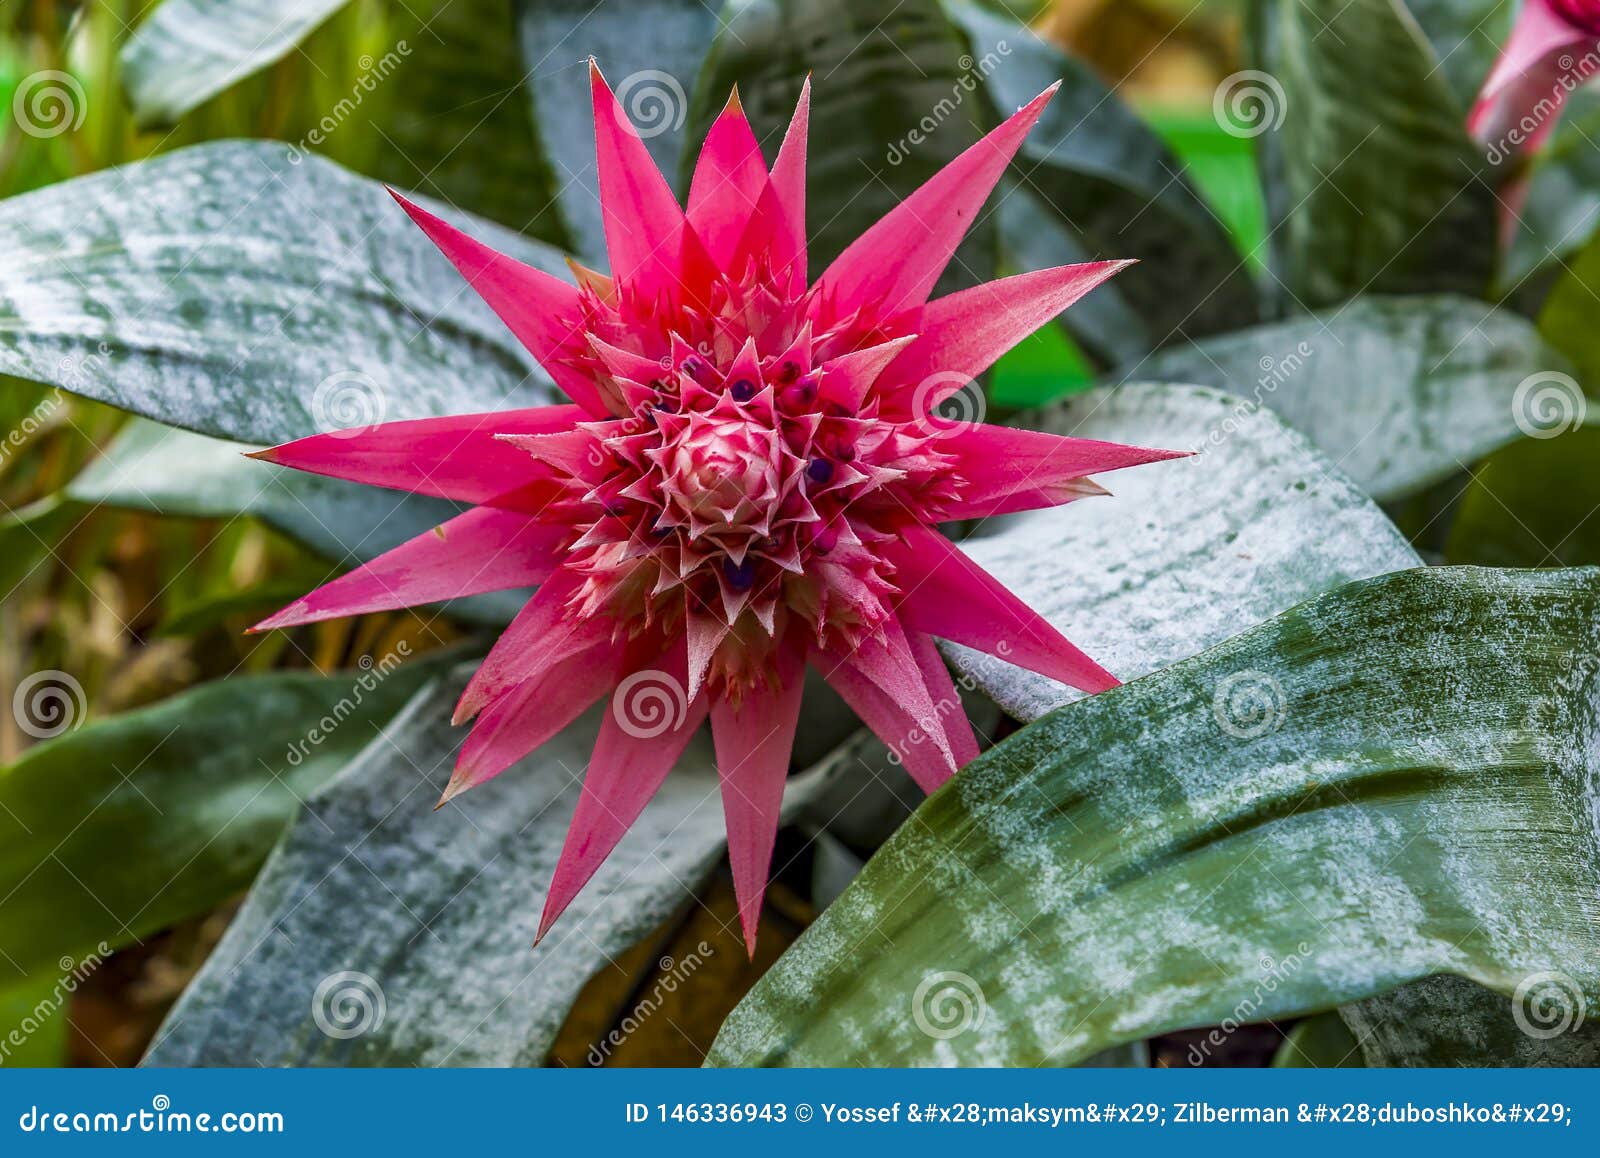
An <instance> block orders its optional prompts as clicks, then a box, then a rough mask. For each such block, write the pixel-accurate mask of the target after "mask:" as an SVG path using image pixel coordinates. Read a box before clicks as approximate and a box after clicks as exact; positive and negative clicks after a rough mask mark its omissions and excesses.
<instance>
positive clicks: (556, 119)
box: [516, 0, 726, 266]
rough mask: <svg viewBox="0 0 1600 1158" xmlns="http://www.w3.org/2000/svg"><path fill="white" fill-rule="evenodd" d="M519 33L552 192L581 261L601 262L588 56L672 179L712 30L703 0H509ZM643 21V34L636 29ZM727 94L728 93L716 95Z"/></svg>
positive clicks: (713, 19)
mask: <svg viewBox="0 0 1600 1158" xmlns="http://www.w3.org/2000/svg"><path fill="white" fill-rule="evenodd" d="M516 13H517V40H518V43H519V45H520V48H521V54H522V66H523V70H524V74H525V83H526V84H527V87H528V95H527V99H528V101H529V102H530V104H531V107H532V109H533V111H534V114H535V115H534V123H535V129H536V131H537V133H538V135H539V139H540V140H541V141H542V143H543V145H544V151H545V152H546V154H547V155H548V157H549V160H550V163H551V165H552V166H553V167H554V169H555V177H556V181H555V185H556V199H557V201H559V202H560V205H561V213H562V217H563V219H564V220H565V221H566V224H567V229H568V231H569V233H570V234H571V235H572V237H573V240H574V242H575V244H576V246H577V250H578V252H579V253H581V254H582V255H583V257H584V260H585V261H587V262H589V263H590V264H594V265H597V266H604V265H605V254H606V238H605V228H604V226H603V225H602V224H601V220H600V186H599V180H598V178H597V176H596V173H595V167H594V122H593V119H592V118H591V115H590V111H589V100H588V91H589V88H588V85H589V80H588V72H587V61H588V58H589V57H590V56H593V57H595V58H596V59H597V60H598V61H599V63H600V67H601V69H602V70H604V72H605V74H606V78H607V79H608V80H609V81H610V82H611V85H612V87H613V88H614V89H615V90H616V91H617V94H618V96H619V97H620V98H621V99H622V101H623V103H624V106H625V107H626V108H627V109H628V113H629V115H630V116H632V117H634V118H635V120H636V122H637V123H638V124H639V126H640V129H641V133H640V135H641V136H642V137H643V138H644V142H645V147H646V148H647V149H649V150H650V155H651V156H652V157H653V158H655V162H656V164H657V165H659V166H660V167H661V171H662V172H663V173H665V174H666V175H667V177H668V179H669V180H670V179H671V178H673V177H674V176H675V175H676V174H677V173H678V170H679V167H680V166H681V164H682V160H683V155H684V152H685V143H686V141H687V140H688V134H687V133H686V132H685V131H684V126H685V125H686V123H687V120H688V113H689V100H690V97H691V95H692V94H693V92H694V85H695V77H696V76H697V75H699V72H700V66H701V64H702V63H703V62H704V60H705V58H706V51H707V49H708V48H709V47H710V45H711V41H712V38H713V36H714V35H715V34H716V31H717V27H718V23H719V17H718V16H717V11H716V5H714V4H709V3H705V2H703V0H517V3H516ZM642 29H648V34H646V35H641V30H642ZM724 96H726V94H724Z"/></svg>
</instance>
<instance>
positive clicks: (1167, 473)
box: [946, 385, 1421, 720]
mask: <svg viewBox="0 0 1600 1158" xmlns="http://www.w3.org/2000/svg"><path fill="white" fill-rule="evenodd" d="M1043 417H1048V428H1049V429H1050V430H1051V431H1052V432H1054V433H1058V434H1066V435H1073V436H1076V437H1080V438H1098V439H1105V440H1108V441H1117V442H1128V443H1136V444H1140V445H1146V446H1157V447H1167V448H1171V449H1178V450H1185V449H1193V448H1197V447H1199V448H1201V449H1200V452H1199V453H1198V454H1196V455H1195V456H1194V457H1192V458H1187V459H1181V460H1177V461H1172V462H1164V463H1156V464H1153V465H1150V466H1142V467H1136V468H1134V469H1132V470H1126V471H1119V472H1117V473H1115V474H1112V475H1107V476H1106V477H1105V478H1104V479H1103V480H1102V481H1103V482H1104V483H1105V484H1106V485H1108V486H1109V487H1110V489H1111V491H1112V497H1111V498H1096V499H1085V500H1082V501H1080V502H1076V503H1072V504H1071V505H1069V506H1065V507H1058V508H1056V509H1054V510H1049V511H1040V512H1036V513H1033V514H1028V515H1022V516H1018V517H1016V518H1015V519H1013V520H1011V521H1009V522H1008V523H1006V524H1005V525H999V524H996V525H995V527H994V528H993V532H992V533H984V532H983V531H980V535H979V537H975V538H972V539H968V540H967V541H965V542H963V543H962V549H963V550H965V551H966V552H967V553H968V554H969V555H971V556H972V557H973V559H975V560H976V561H977V562H978V563H979V564H980V565H982V566H983V567H985V568H986V569H988V570H989V571H990V572H991V573H993V574H994V575H995V576H996V577H997V578H998V579H999V580H1000V581H1001V582H1002V583H1004V584H1005V585H1006V586H1007V587H1009V588H1011V589H1012V590H1013V591H1015V592H1016V593H1017V595H1018V596H1020V597H1021V599H1022V601H1023V602H1024V603H1026V604H1028V606H1030V607H1032V608H1033V609H1034V610H1035V611H1037V612H1039V613H1040V614H1042V615H1043V616H1044V617H1045V618H1046V619H1048V620H1049V621H1050V622H1051V623H1052V624H1054V625H1055V626H1056V627H1057V628H1059V629H1060V630H1061V631H1062V632H1063V633H1064V634H1065V635H1066V636H1067V638H1069V639H1071V640H1072V641H1073V642H1074V643H1075V644H1077V645H1078V646H1079V647H1081V648H1083V650H1084V651H1086V652H1088V654H1089V655H1091V656H1093V657H1094V658H1095V659H1096V660H1098V661H1099V662H1100V663H1101V664H1102V665H1103V666H1105V667H1106V668H1108V669H1109V670H1110V671H1111V672H1112V674H1114V675H1116V676H1118V677H1119V678H1121V679H1123V680H1130V679H1136V678H1137V677H1139V676H1142V675H1146V674H1148V673H1150V672H1152V671H1158V670H1160V669H1161V668H1164V667H1166V666H1168V665H1169V664H1172V663H1175V662H1177V661H1178V660H1180V659H1187V658H1188V657H1189V656H1192V655H1195V654H1196V653H1198V652H1201V651H1203V650H1205V649H1206V648H1207V647H1209V646H1211V645H1212V644H1214V643H1220V642H1221V641H1222V640H1224V639H1227V638H1229V637H1231V636H1234V635H1237V634H1238V633H1239V632H1241V631H1243V630H1244V629H1245V628H1247V627H1249V626H1250V625H1252V624H1255V623H1259V622H1261V621H1262V620H1264V619H1267V618H1270V617H1271V616H1273V615H1276V614H1277V613H1278V612H1280V611H1284V610H1287V609H1288V608H1290V607H1293V606H1294V605H1295V604H1297V603H1300V602H1302V601H1303V600H1306V599H1309V598H1311V597H1312V596H1314V595H1320V594H1322V593H1323V592H1325V591H1330V590H1332V589H1333V588H1335V587H1337V586H1339V585H1340V584H1343V583H1347V582H1349V581H1351V580H1353V579H1364V578H1367V577H1369V576H1372V575H1380V574H1383V573H1385V572H1388V571H1397V570H1403V569H1405V568H1408V567H1415V566H1417V565H1418V564H1419V563H1420V561H1421V560H1420V559H1419V558H1418V556H1417V554H1416V552H1415V551H1413V550H1412V549H1411V546H1410V545H1409V544H1408V543H1407V542H1406V540H1405V537H1404V536H1403V535H1401V533H1400V532H1399V530H1398V529H1396V528H1395V526H1394V524H1392V523H1391V522H1390V521H1389V520H1388V518H1386V517H1385V516H1384V514H1383V512H1382V511H1380V510H1379V509H1378V508H1377V507H1376V506H1375V505H1373V503H1372V502H1371V500H1370V499H1368V498H1367V497H1366V496H1365V495H1363V494H1362V493H1361V492H1360V491H1359V490H1358V489H1357V488H1356V487H1355V486H1354V485H1352V484H1351V482H1350V481H1349V480H1348V479H1347V478H1345V476H1344V475H1343V474H1342V473H1341V472H1340V471H1339V470H1338V468H1336V467H1335V466H1333V465H1332V464H1331V463H1330V462H1329V461H1328V460H1327V459H1326V458H1324V457H1323V456H1322V455H1321V454H1319V453H1318V452H1317V451H1316V450H1315V449H1313V448H1312V447H1311V446H1310V445H1309V444H1308V443H1307V442H1306V440H1305V439H1304V438H1303V437H1302V436H1301V435H1299V434H1297V433H1296V432H1295V431H1293V430H1291V429H1289V428H1288V427H1287V426H1285V425H1284V424H1283V422H1281V421H1280V420H1279V419H1278V418H1277V417H1275V416H1274V415H1272V414H1271V413H1269V412H1266V411H1262V410H1253V411H1252V410H1251V409H1249V408H1246V407H1243V406H1242V404H1241V402H1240V400H1239V399H1237V398H1232V397H1229V396H1228V395H1226V394H1223V393H1221V392H1220V391H1216V390H1212V389H1207V388H1203V387H1194V386H1173V385H1130V386H1123V387H1119V388H1117V389H1115V390H1109V391H1095V392H1093V393H1090V394H1087V395H1082V396H1080V397H1078V398H1075V399H1072V400H1071V401H1069V402H1068V403H1067V404H1065V405H1063V406H1061V407H1058V408H1055V409H1053V410H1052V411H1050V412H1049V414H1048V416H1044V415H1035V416H1033V417H1032V418H1030V419H1027V420H1024V422H1023V423H1022V424H1023V425H1029V426H1038V425H1039V422H1038V421H1037V420H1038V419H1040V418H1043ZM946 654H948V655H949V656H950V657H951V659H952V662H953V663H954V664H955V665H956V666H957V667H958V668H959V669H960V670H961V671H962V672H964V673H965V674H967V675H970V676H971V677H972V678H973V679H974V680H976V681H977V683H978V686H979V687H980V688H981V689H982V690H983V691H984V692H985V693H987V694H988V695H989V696H990V697H991V698H993V699H994V700H995V701H996V702H997V703H999V704H1000V706H1001V707H1003V708H1005V709H1006V710H1007V711H1009V712H1011V713H1012V714H1013V715H1014V716H1016V717H1018V718H1019V719H1022V720H1033V719H1037V718H1038V717H1039V716H1042V715H1043V714H1045V713H1046V712H1048V711H1050V710H1051V709H1053V708H1057V707H1060V706H1061V705H1062V704H1065V703H1069V702H1071V701H1072V700H1075V699H1077V698H1079V696H1080V695H1081V693H1079V692H1076V691H1074V690H1073V689H1071V688H1068V687H1066V686H1065V685H1063V684H1058V683H1056V682H1055V681H1053V680H1050V679H1047V678H1046V677H1044V676H1040V675H1035V674H1033V673H1032V672H1026V671H1023V670H1021V669H1020V668H1016V667H1013V666H1011V665H1010V664H1008V663H1006V662H1005V661H1004V660H1002V659H996V658H994V657H991V656H986V655H982V654H980V653H978V652H974V651H971V650H969V649H966V648H961V647H956V646H947V647H946Z"/></svg>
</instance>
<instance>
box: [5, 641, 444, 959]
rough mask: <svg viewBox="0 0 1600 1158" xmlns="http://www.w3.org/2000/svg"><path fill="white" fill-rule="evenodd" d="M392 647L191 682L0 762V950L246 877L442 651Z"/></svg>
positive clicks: (224, 893) (110, 929)
mask: <svg viewBox="0 0 1600 1158" xmlns="http://www.w3.org/2000/svg"><path fill="white" fill-rule="evenodd" d="M402 658H403V657H401V656H384V657H379V658H378V660H377V663H376V664H375V666H374V667H373V668H372V669H371V670H368V671H360V672H349V673H341V674H338V675H332V676H319V675H310V674H301V673H279V674H274V675H267V676H237V677H234V678H231V679H228V680H223V681H218V682H215V683H210V684H205V685H202V686H201V687H199V688H196V689H195V690H193V691H191V692H186V693H184V694H183V695H180V696H176V697H174V698H172V699H170V700H165V701H163V702H161V703H159V704H156V705H155V706H154V707H150V708H145V709H143V710H140V711H137V712H130V713H128V714H126V715H122V716H113V717H111V718H110V719H106V720H101V721H97V722H93V723H90V724H87V725H84V726H83V727H81V728H79V729H78V730H76V731H72V732H69V733H67V734H65V735H62V736H60V737H59V738H57V739H54V740H51V741H49V742H46V743H42V744H39V745H37V746H35V747H33V748H31V749H29V750H28V751H27V752H25V753H24V754H23V756H22V758H21V759H20V760H18V761H17V762H16V763H15V764H13V765H11V766H10V767H9V768H6V769H4V770H0V898H3V900H0V960H7V959H8V960H10V961H12V962H15V964H16V966H17V967H18V968H20V969H22V970H24V971H26V972H34V971H41V970H44V969H47V968H48V969H53V968H55V966H56V961H57V959H58V958H59V957H61V956H63V955H66V956H81V955H82V954H83V953H84V952H86V951H87V950H89V949H92V948H95V947H96V946H98V945H99V944H100V943H101V942H102V941H105V942H108V943H110V944H111V945H113V946H116V945H125V944H128V943H129V942H133V941H137V940H139V939H140V938H142V937H146V936H148V935H149V934H151V933H153V932H155V931H156V930H159V929H163V928H166V927H167V926H168V925H171V924H172V923H173V922H174V921H178V920H181V919H183V918H185V917H190V916H194V915H196V914H199V913H204V912H206V911H207V910H208V909H211V908H212V907H214V906H216V905H217V904H219V903H221V902H222V901H223V900H225V899H227V898H228V897H229V896H230V895H231V894H233V893H235V892H237V891H238V890H240V889H242V888H244V887H245V885H247V884H249V883H250V880H251V878H252V877H253V876H254V875H255V871H256V869H257V867H258V866H259V865H260V864H261V861H262V860H263V858H265V856H266V855H267V852H268V851H269V850H270V849H271V848H272V845H273V843H274V842H275V841H276V840H277V839H278V836H279V834H280V833H281V832H282V831H283V829H284V826H285V825H286V824H288V822H289V820H290V818H291V817H293V816H294V814H295V811H296V809H297V807H298V806H299V804H300V802H301V801H302V800H303V799H304V797H305V795H306V794H307V793H308V792H310V791H311V790H313V789H315V788H317V787H318V786H320V785H321V784H323V783H324V782H325V781H326V780H327V779H328V778H329V777H330V776H332V775H333V774H334V773H335V772H337V771H338V770H339V769H340V768H341V767H343V765H344V764H345V763H346V762H347V761H348V760H349V758H350V756H351V754H352V753H354V752H356V751H359V750H360V749H361V748H362V747H363V746H364V745H365V744H366V743H367V742H368V741H369V740H370V739H371V738H372V729H373V727H374V726H375V725H377V724H380V723H382V722H383V721H384V720H386V719H387V718H388V717H389V716H390V715H392V714H393V713H394V712H395V711H396V710H397V708H398V707H399V706H400V705H401V704H403V703H404V702H405V701H406V700H407V699H408V698H409V697H410V696H411V694H412V693H413V692H414V691H415V690H416V689H417V687H418V686H419V685H420V684H422V683H423V682H424V681H425V680H426V679H428V678H429V677H430V676H431V675H432V674H434V673H435V672H437V670H438V668H439V664H440V662H441V659H442V658H448V657H440V656H429V657H424V658H418V659H415V660H411V661H407V662H399V666H398V667H396V666H395V664H396V663H397V662H398V661H400V660H401V659H402ZM458 658H459V657H458ZM37 706H38V708H39V710H40V712H41V713H42V712H43V711H44V708H45V705H43V704H40V705H37ZM56 706H57V707H63V706H65V710H66V711H67V713H68V717H67V718H71V716H72V715H73V714H74V713H81V710H82V707H83V705H82V703H81V702H80V703H77V704H72V705H63V704H61V703H58V704H57V705H56ZM39 718H40V719H41V720H49V721H50V722H52V724H59V723H61V722H62V719H61V717H59V716H57V715H49V716H46V715H43V714H40V715H39Z"/></svg>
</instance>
